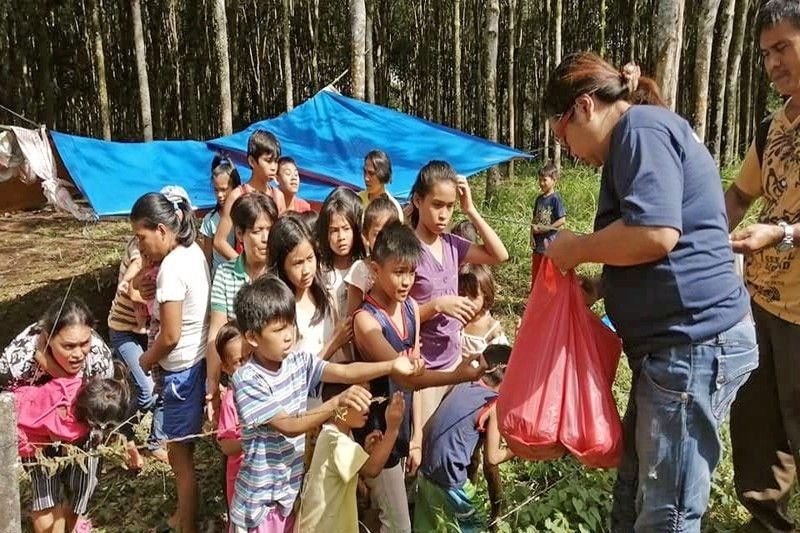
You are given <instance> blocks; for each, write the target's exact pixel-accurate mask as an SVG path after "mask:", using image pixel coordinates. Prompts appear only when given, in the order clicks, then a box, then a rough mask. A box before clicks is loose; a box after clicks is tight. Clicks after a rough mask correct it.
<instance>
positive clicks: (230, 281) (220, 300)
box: [211, 252, 250, 320]
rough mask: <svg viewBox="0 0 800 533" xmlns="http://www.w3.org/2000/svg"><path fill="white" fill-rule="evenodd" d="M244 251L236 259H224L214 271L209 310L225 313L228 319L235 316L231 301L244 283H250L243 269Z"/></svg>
mask: <svg viewBox="0 0 800 533" xmlns="http://www.w3.org/2000/svg"><path fill="white" fill-rule="evenodd" d="M244 265H245V255H244V252H242V253H241V254H239V257H237V258H236V259H230V260H228V261H225V262H224V263H222V264H221V265H219V267H217V271H216V273H214V282H213V283H212V284H211V310H212V311H217V312H218V313H225V316H227V317H228V319H229V320H230V319H232V318H235V317H236V313H235V312H234V310H233V301H234V299H235V298H236V294H237V293H238V292H239V289H241V288H242V287H243V286H244V284H245V283H250V277H249V276H248V275H247V272H246V271H245V269H244Z"/></svg>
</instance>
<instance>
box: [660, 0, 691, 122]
mask: <svg viewBox="0 0 800 533" xmlns="http://www.w3.org/2000/svg"><path fill="white" fill-rule="evenodd" d="M684 8H685V5H684V0H656V10H655V13H654V19H653V27H652V29H653V33H652V35H653V56H654V60H655V72H656V81H657V82H658V84H659V86H660V87H661V94H662V96H663V97H664V101H665V102H666V104H667V106H669V108H670V109H675V103H676V101H677V95H678V77H679V76H678V74H679V72H680V64H681V48H682V44H683V12H684Z"/></svg>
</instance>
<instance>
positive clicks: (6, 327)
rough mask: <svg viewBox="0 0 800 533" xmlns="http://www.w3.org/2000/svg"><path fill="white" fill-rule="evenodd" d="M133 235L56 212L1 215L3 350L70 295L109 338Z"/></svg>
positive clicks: (122, 226)
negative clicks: (83, 304)
mask: <svg viewBox="0 0 800 533" xmlns="http://www.w3.org/2000/svg"><path fill="white" fill-rule="evenodd" d="M129 234H130V225H129V224H128V222H127V221H126V220H116V221H101V222H90V223H85V222H79V221H77V220H75V219H74V218H72V217H71V216H70V215H67V214H62V213H56V212H55V211H53V210H52V209H43V210H41V211H34V212H20V213H13V214H8V213H6V214H0V346H5V345H6V344H7V343H8V341H9V340H11V339H12V338H13V337H14V335H16V334H17V333H18V332H19V331H21V330H22V329H23V328H24V327H25V326H27V325H28V324H30V323H31V322H33V321H34V320H36V319H37V318H38V317H39V315H40V314H41V313H42V312H43V311H44V310H45V309H46V308H47V306H48V305H50V304H52V303H53V302H56V301H60V300H61V299H62V298H64V296H65V295H66V294H67V291H68V290H69V294H70V295H72V296H79V297H80V298H82V299H83V300H85V301H86V303H87V304H89V306H90V307H91V308H92V310H93V311H94V313H95V318H96V319H97V322H98V324H97V329H98V331H99V332H100V333H101V334H103V335H105V333H106V324H105V322H106V317H107V316H108V309H109V307H110V305H111V300H112V298H113V295H114V286H115V282H116V276H117V269H118V265H119V260H120V254H121V252H122V250H123V248H124V245H125V243H126V242H127V239H128V236H129ZM70 284H71V285H72V286H71V287H70Z"/></svg>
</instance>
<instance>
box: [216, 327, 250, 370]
mask: <svg viewBox="0 0 800 533" xmlns="http://www.w3.org/2000/svg"><path fill="white" fill-rule="evenodd" d="M219 355H220V358H221V359H222V370H223V371H224V372H225V373H226V374H228V375H229V376H232V375H233V373H234V372H236V370H238V369H239V367H240V366H242V365H243V364H245V363H246V362H247V356H246V355H245V352H244V343H243V342H242V338H241V337H235V338H233V339H231V340H230V341H228V343H227V344H226V345H225V353H221V354H219Z"/></svg>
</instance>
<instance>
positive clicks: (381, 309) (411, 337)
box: [353, 220, 484, 532]
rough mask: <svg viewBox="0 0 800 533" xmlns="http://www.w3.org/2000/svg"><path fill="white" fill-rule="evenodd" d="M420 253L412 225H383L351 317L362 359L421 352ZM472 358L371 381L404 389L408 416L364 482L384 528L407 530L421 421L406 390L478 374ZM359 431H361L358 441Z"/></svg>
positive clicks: (375, 414)
mask: <svg viewBox="0 0 800 533" xmlns="http://www.w3.org/2000/svg"><path fill="white" fill-rule="evenodd" d="M420 254H421V246H420V243H419V240H418V239H417V238H416V236H415V235H414V232H413V230H412V229H411V228H409V227H408V226H404V225H403V224H401V223H400V222H399V221H397V220H395V221H394V222H391V223H389V224H387V225H386V226H385V227H384V228H383V229H382V230H381V232H380V233H379V234H378V236H377V238H376V240H375V246H374V248H373V250H372V255H371V256H370V259H369V265H370V269H371V270H372V278H373V279H374V280H375V281H374V284H373V286H372V289H371V290H370V291H369V293H368V294H367V296H366V298H365V300H364V302H363V303H362V304H361V307H360V308H359V309H358V311H356V314H355V315H354V317H353V330H354V339H355V345H356V348H357V351H358V354H359V356H360V357H361V358H362V359H363V360H365V361H390V360H393V359H394V360H398V359H408V358H411V359H417V358H418V357H419V333H418V332H419V310H418V308H417V304H416V302H414V300H413V299H411V298H409V297H408V294H409V292H410V290H411V287H412V285H413V284H414V272H415V270H416V267H417V262H418V261H419V258H420ZM459 360H461V359H460V358H459ZM473 360H474V358H472V359H464V360H463V361H461V364H460V365H459V366H458V367H457V368H456V369H455V370H452V371H446V372H437V371H431V370H426V371H425V372H423V373H422V374H420V375H419V376H414V377H411V378H403V379H394V378H379V379H376V380H374V381H373V382H372V383H371V384H370V387H371V390H372V392H373V393H374V394H375V395H376V396H383V397H389V396H391V395H394V394H395V393H396V392H403V394H404V395H405V401H406V416H405V417H404V419H403V424H402V425H401V426H400V432H399V435H398V438H397V441H396V442H395V446H394V449H393V450H392V454H391V455H390V457H389V460H388V461H387V463H386V466H385V467H384V469H383V471H382V472H381V473H380V474H379V475H378V476H377V477H376V478H375V479H374V480H370V481H369V483H368V484H369V486H370V493H371V499H372V501H373V505H374V507H377V508H378V510H379V513H380V516H379V518H380V521H381V528H382V531H393V532H405V531H410V530H411V520H410V517H409V514H408V499H407V496H406V490H405V480H404V474H405V471H406V467H408V469H409V470H410V471H412V472H413V471H415V470H416V467H417V466H419V463H420V452H421V445H422V424H421V423H420V420H421V417H420V414H419V406H417V405H413V406H412V395H411V392H410V391H411V390H412V389H414V388H421V387H431V386H447V385H451V384H453V383H459V382H461V381H469V380H473V379H477V378H478V377H480V376H481V375H482V372H483V370H484V367H482V366H481V365H480V364H478V365H476V366H475V367H473V366H471V364H470V363H471V362H472V361H473ZM383 409H385V406H384V405H378V406H373V408H372V409H371V413H370V418H369V423H368V424H367V427H366V428H365V432H369V431H372V430H375V429H378V430H385V426H383V419H384V414H383ZM412 412H413V415H412ZM412 427H413V431H412ZM363 435H364V432H362V441H363ZM412 439H413V440H412ZM410 442H411V444H409V443H410ZM407 457H409V458H410V460H409V461H408V464H406V463H405V459H406V458H407Z"/></svg>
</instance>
